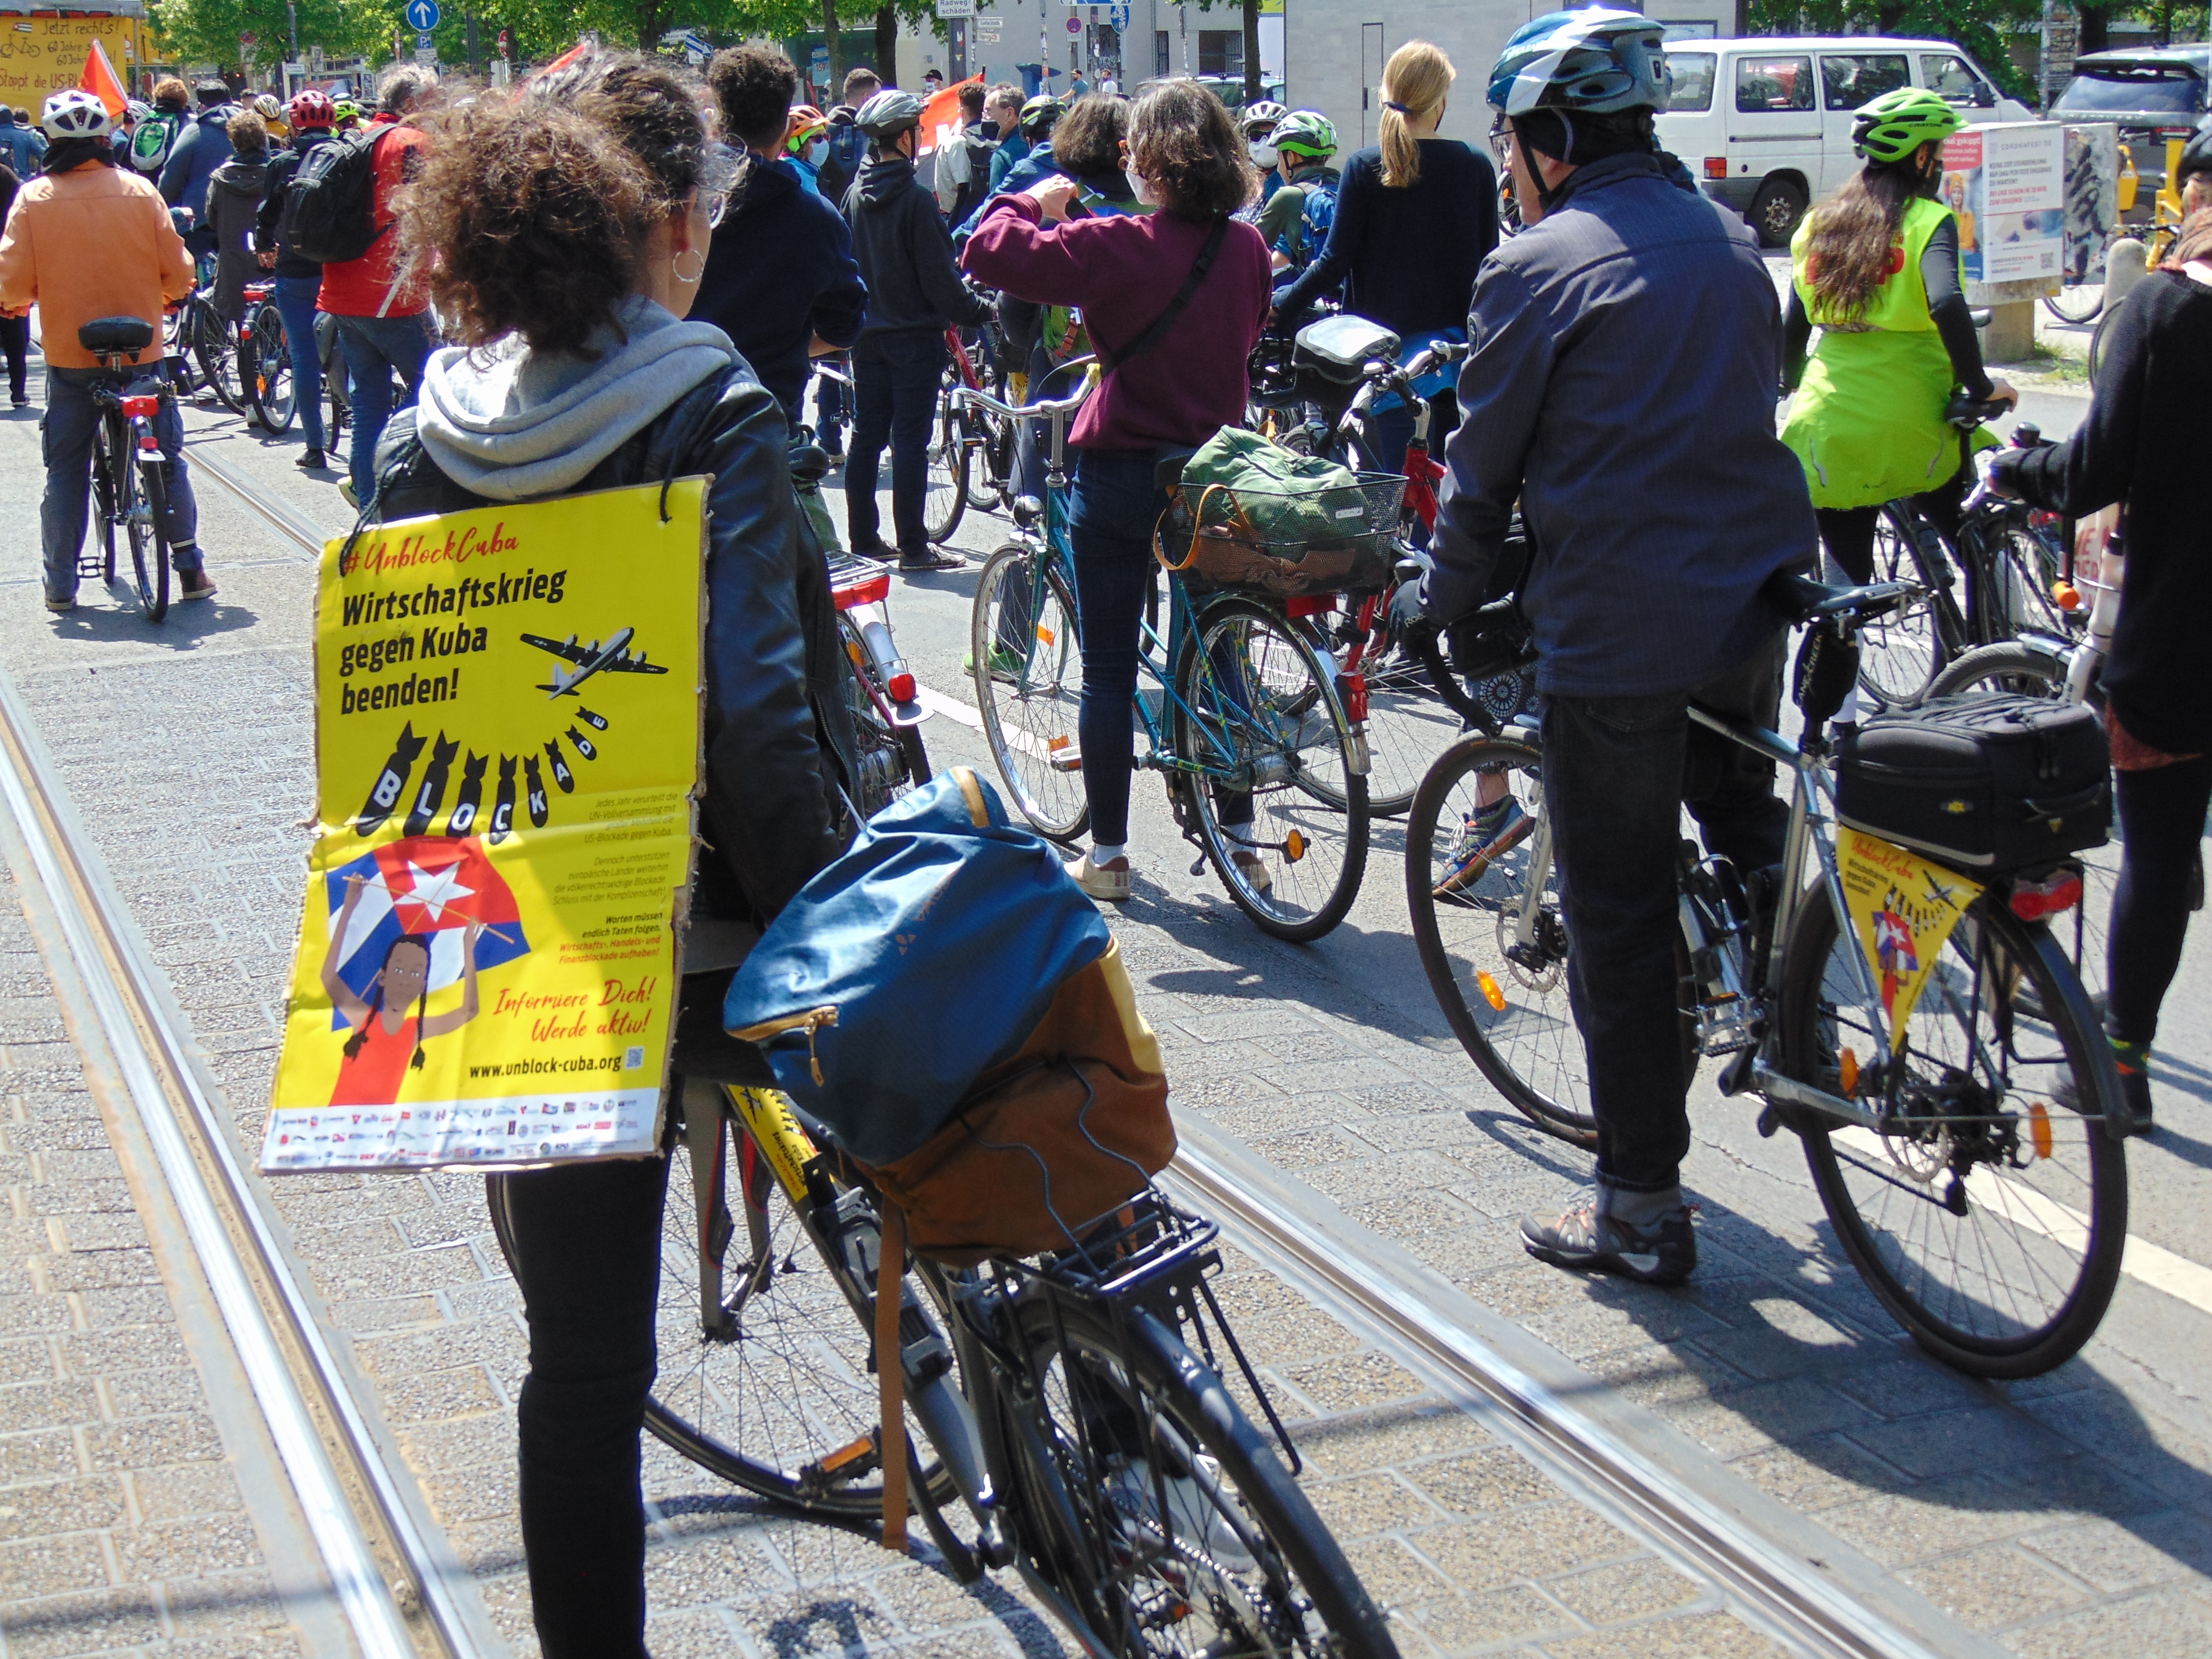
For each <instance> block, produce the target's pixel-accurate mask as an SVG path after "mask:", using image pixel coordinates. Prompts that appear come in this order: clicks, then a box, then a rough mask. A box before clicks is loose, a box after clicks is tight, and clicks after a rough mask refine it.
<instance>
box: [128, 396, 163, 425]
mask: <svg viewBox="0 0 2212 1659" xmlns="http://www.w3.org/2000/svg"><path fill="white" fill-rule="evenodd" d="M160 413H161V399H160V398H125V399H124V400H123V414H124V418H125V419H126V420H137V418H138V417H139V416H144V417H145V418H146V419H148V420H149V421H150V420H152V419H153V418H154V417H155V416H156V415H158V414H160Z"/></svg>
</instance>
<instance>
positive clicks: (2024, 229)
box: [1942, 121, 2066, 306]
mask: <svg viewBox="0 0 2212 1659" xmlns="http://www.w3.org/2000/svg"><path fill="white" fill-rule="evenodd" d="M1942 189H1943V200H1944V201H1945V202H1947V203H1948V204H1949V205H1950V207H1951V210H1952V211H1953V212H1954V213H1956V214H1957V215H1958V218H1959V252H1960V259H1961V262H1962V264H1963V265H1964V268H1965V270H1966V301H1967V303H1968V304H1970V305H1977V306H1986V305H2002V304H2005V303H2007V302H2008V301H2015V300H2032V299H2035V298H2038V297H2039V296H2040V295H2045V294H2056V293H2057V291H2058V287H2059V275H2060V272H2061V271H2062V270H2063V268H2064V261H2065V252H2066V237H2065V228H2066V130H2065V128H2064V126H2063V125H2062V124H2060V123H2058V122H2056V121H2019V122H2004V123H2001V124H1996V125H1986V126H1973V127H1968V128H1966V130H1965V131H1961V132H1957V133H1954V134H1953V135H1952V136H1951V137H1950V138H1948V140H1946V141H1945V143H1944V145H1943V186H1942Z"/></svg>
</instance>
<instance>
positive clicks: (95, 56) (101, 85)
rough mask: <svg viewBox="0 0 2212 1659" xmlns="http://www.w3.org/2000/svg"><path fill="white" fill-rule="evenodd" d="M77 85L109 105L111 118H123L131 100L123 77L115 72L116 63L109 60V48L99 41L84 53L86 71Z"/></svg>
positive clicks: (78, 79) (109, 116)
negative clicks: (126, 91) (125, 107)
mask: <svg viewBox="0 0 2212 1659" xmlns="http://www.w3.org/2000/svg"><path fill="white" fill-rule="evenodd" d="M76 83H77V85H78V86H79V87H80V88H82V89H83V90H84V91H86V92H88V93H90V94H92V95H93V96H94V97H95V98H97V99H99V100H100V102H101V103H103V104H105V105H106V106H107V115H108V118H109V119H110V120H113V121H119V120H121V119H122V118H123V110H124V106H125V105H126V104H128V103H129V102H130V101H131V100H130V99H129V97H128V96H127V95H125V93H124V90H123V82H122V78H121V77H120V76H118V75H117V74H116V73H115V65H114V64H111V63H109V62H108V61H107V50H106V47H104V46H101V45H100V42H99V41H97V40H95V41H94V42H93V43H92V50H91V51H90V52H87V53H85V55H84V73H83V74H82V75H81V76H78V77H77V82H76Z"/></svg>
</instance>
